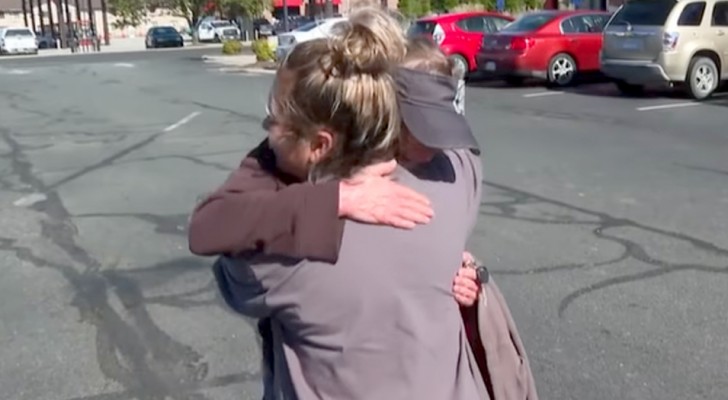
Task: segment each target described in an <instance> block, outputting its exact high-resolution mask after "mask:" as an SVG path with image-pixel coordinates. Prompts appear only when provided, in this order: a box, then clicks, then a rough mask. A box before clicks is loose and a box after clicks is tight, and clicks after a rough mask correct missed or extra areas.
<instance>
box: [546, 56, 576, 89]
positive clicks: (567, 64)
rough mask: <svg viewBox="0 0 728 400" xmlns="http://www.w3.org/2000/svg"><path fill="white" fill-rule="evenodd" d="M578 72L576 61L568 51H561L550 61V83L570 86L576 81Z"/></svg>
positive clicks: (548, 77)
mask: <svg viewBox="0 0 728 400" xmlns="http://www.w3.org/2000/svg"><path fill="white" fill-rule="evenodd" d="M576 73H577V70H576V61H574V59H573V58H572V57H571V56H570V55H568V54H566V53H559V54H557V55H555V56H553V57H552V58H551V61H549V69H548V74H547V79H548V83H549V85H551V86H558V87H564V86H569V85H571V84H572V83H574V78H576Z"/></svg>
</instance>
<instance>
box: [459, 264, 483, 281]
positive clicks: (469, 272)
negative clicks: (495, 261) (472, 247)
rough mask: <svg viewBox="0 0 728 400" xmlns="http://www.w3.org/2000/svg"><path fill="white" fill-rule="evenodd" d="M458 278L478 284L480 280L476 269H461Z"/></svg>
mask: <svg viewBox="0 0 728 400" xmlns="http://www.w3.org/2000/svg"><path fill="white" fill-rule="evenodd" d="M457 276H458V277H460V278H463V279H467V280H471V281H473V282H476V281H477V280H478V271H476V270H475V269H474V268H466V267H460V268H459V269H458V272H457Z"/></svg>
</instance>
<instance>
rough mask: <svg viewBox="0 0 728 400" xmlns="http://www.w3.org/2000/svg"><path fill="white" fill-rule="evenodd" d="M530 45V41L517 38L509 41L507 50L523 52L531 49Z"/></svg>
mask: <svg viewBox="0 0 728 400" xmlns="http://www.w3.org/2000/svg"><path fill="white" fill-rule="evenodd" d="M531 43H532V42H531V39H529V38H523V37H518V36H517V37H514V38H512V39H511V45H510V46H508V48H509V49H510V50H516V51H525V50H528V48H529V47H531Z"/></svg>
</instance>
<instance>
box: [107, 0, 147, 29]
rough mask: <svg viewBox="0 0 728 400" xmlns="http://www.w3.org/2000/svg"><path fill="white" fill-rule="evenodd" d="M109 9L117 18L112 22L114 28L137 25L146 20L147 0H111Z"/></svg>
mask: <svg viewBox="0 0 728 400" xmlns="http://www.w3.org/2000/svg"><path fill="white" fill-rule="evenodd" d="M109 11H110V12H111V13H112V14H114V15H115V16H116V18H117V19H116V21H114V22H113V23H112V25H113V27H114V28H116V29H123V28H126V27H127V26H130V27H137V26H139V25H141V23H142V22H144V17H145V16H146V14H147V4H146V1H145V0H109Z"/></svg>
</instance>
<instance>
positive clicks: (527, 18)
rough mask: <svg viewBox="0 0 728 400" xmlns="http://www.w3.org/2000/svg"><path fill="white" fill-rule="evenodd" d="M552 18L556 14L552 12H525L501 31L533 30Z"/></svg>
mask: <svg viewBox="0 0 728 400" xmlns="http://www.w3.org/2000/svg"><path fill="white" fill-rule="evenodd" d="M554 18H556V15H554V14H552V13H536V14H527V15H524V16H522V17H521V18H518V19H517V20H515V21H513V22H511V23H510V24H508V25H506V26H505V27H504V28H503V29H502V30H501V32H533V31H535V30H538V29H540V28H541V27H542V26H544V25H546V24H547V23H549V22H551V21H552V20H553V19H554Z"/></svg>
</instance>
